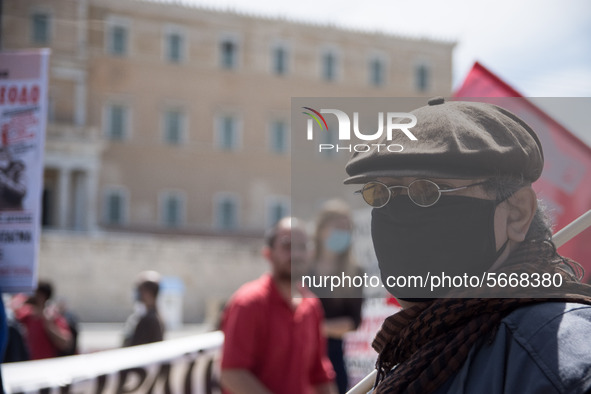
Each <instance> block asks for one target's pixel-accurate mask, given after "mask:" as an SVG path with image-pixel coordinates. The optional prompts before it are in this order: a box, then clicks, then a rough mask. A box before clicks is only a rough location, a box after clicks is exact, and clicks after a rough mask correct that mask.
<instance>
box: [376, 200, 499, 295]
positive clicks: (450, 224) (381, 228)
mask: <svg viewBox="0 0 591 394" xmlns="http://www.w3.org/2000/svg"><path fill="white" fill-rule="evenodd" d="M499 203H500V202H499V201H495V200H484V199H480V198H474V197H466V196H441V198H440V199H439V201H438V202H437V203H436V204H435V205H433V206H431V207H428V208H423V207H419V206H417V205H415V204H414V203H413V202H412V201H410V199H409V198H408V196H406V195H402V196H398V197H396V198H393V199H392V200H390V202H389V203H388V204H387V205H386V206H384V207H382V208H375V209H373V211H372V220H371V236H372V239H373V245H374V249H375V252H376V256H377V259H378V264H379V267H380V272H381V276H382V282H383V284H384V286H385V287H386V288H387V289H388V291H389V292H390V293H391V294H393V295H394V296H396V297H397V298H400V299H403V300H407V301H426V300H427V299H426V298H428V299H433V298H434V297H435V298H439V297H441V296H442V295H444V294H445V292H447V291H449V290H450V289H451V287H442V288H439V289H438V291H437V292H431V288H430V285H429V284H427V285H426V287H424V288H421V287H419V286H418V285H417V286H412V283H411V284H409V283H408V282H409V281H408V280H407V286H406V287H401V285H400V283H399V285H398V286H388V282H387V280H388V279H387V278H388V277H389V276H396V277H399V276H401V275H402V276H406V277H407V279H408V277H409V276H413V275H414V276H416V275H420V276H422V277H423V278H426V277H427V275H428V274H429V275H430V276H433V275H439V276H441V275H442V273H445V275H448V276H455V275H461V276H463V275H464V274H468V275H478V276H479V277H480V276H482V274H483V273H484V272H485V271H486V270H488V269H489V268H490V267H491V266H492V265H493V264H494V262H495V261H496V260H497V258H498V257H499V256H500V255H501V253H503V251H504V249H505V246H506V245H507V242H505V244H504V245H503V246H502V247H501V248H500V249H499V251H497V249H496V242H495V232H494V216H495V210H496V207H497V205H498V204H499ZM423 280H424V279H423Z"/></svg>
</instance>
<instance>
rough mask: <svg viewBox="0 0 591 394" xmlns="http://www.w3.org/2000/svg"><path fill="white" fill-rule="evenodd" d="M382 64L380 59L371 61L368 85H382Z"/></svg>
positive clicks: (383, 68) (383, 69)
mask: <svg viewBox="0 0 591 394" xmlns="http://www.w3.org/2000/svg"><path fill="white" fill-rule="evenodd" d="M384 71H385V67H384V62H383V61H382V60H381V59H372V60H370V62H369V83H370V84H371V85H373V86H382V85H383V84H384Z"/></svg>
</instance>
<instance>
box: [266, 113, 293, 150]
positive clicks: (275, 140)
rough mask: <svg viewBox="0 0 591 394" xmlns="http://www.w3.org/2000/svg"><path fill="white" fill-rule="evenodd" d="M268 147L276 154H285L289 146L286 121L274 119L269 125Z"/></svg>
mask: <svg viewBox="0 0 591 394" xmlns="http://www.w3.org/2000/svg"><path fill="white" fill-rule="evenodd" d="M270 131H271V133H270V138H269V142H270V144H269V145H270V148H271V151H272V152H274V153H277V154H285V153H286V152H287V149H288V146H289V139H288V138H289V136H288V133H287V123H286V122H285V121H283V120H274V121H272V122H271V126H270Z"/></svg>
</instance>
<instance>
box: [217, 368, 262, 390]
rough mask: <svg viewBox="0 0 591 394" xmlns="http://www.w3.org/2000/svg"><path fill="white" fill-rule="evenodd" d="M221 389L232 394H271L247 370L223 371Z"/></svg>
mask: <svg viewBox="0 0 591 394" xmlns="http://www.w3.org/2000/svg"><path fill="white" fill-rule="evenodd" d="M220 383H221V385H222V387H223V388H224V389H226V390H228V391H230V392H231V393H232V394H272V393H271V392H270V391H269V390H268V389H267V388H266V387H265V386H264V385H263V384H262V383H261V382H260V381H259V380H258V379H257V378H256V376H254V375H253V374H252V373H251V372H250V371H249V370H246V369H223V370H222V373H221V376H220Z"/></svg>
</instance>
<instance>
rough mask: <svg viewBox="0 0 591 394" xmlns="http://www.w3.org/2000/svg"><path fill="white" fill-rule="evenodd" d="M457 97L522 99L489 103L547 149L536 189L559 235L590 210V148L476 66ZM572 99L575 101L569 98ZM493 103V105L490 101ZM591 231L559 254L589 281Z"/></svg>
mask: <svg viewBox="0 0 591 394" xmlns="http://www.w3.org/2000/svg"><path fill="white" fill-rule="evenodd" d="M454 97H462V98H465V97H479V98H482V97H488V98H491V97H494V98H499V97H518V98H519V99H496V100H495V99H491V100H490V102H492V103H496V104H498V105H500V106H502V107H505V108H507V109H509V110H510V111H512V112H514V113H515V114H516V115H517V116H519V117H520V118H522V119H523V120H524V121H526V122H527V123H528V124H529V125H530V126H531V127H532V128H533V129H534V130H535V132H536V134H538V136H539V138H540V141H541V143H542V148H543V150H544V171H543V172H542V177H541V178H540V179H539V180H538V181H536V183H535V184H534V185H533V187H534V189H535V190H536V192H537V193H538V196H539V197H540V198H541V199H542V201H543V202H544V203H545V204H546V205H547V206H548V207H549V208H550V210H551V213H552V214H553V216H554V217H553V219H554V224H555V229H554V230H555V231H554V232H557V231H558V230H560V229H561V228H563V227H564V226H566V225H567V224H569V223H570V222H572V221H573V220H575V219H576V218H578V217H579V216H581V215H582V214H583V213H585V212H586V211H588V210H589V209H591V187H589V184H590V182H591V174H590V173H591V148H590V147H589V146H587V145H586V144H585V143H584V142H582V141H581V140H579V139H578V138H577V137H576V136H574V135H573V134H572V133H570V132H569V131H568V130H567V129H565V128H564V127H563V126H562V125H560V124H559V123H558V122H556V121H555V120H554V119H552V118H551V117H550V116H549V115H548V114H547V113H545V112H544V111H542V110H541V109H540V108H538V107H537V106H536V105H534V104H533V103H531V101H529V100H527V99H525V98H523V96H522V95H521V94H519V92H517V91H516V90H515V89H513V88H512V87H511V86H509V85H508V84H507V83H505V82H504V81H503V80H501V79H500V78H499V77H497V76H496V75H494V74H493V73H492V72H490V71H489V70H487V69H486V68H485V67H484V66H482V65H481V64H480V63H478V62H476V63H475V64H474V66H473V67H472V70H471V71H470V72H469V73H468V76H467V77H466V79H465V80H464V83H463V84H462V87H461V88H460V89H459V90H458V91H457V92H456V93H455V94H454ZM569 100H576V99H573V98H569ZM487 101H489V100H487ZM590 245H591V228H587V229H586V230H585V231H583V232H582V233H581V234H579V235H578V236H577V237H575V238H573V239H572V240H571V241H569V242H567V243H566V244H565V245H564V246H562V247H561V248H560V249H559V252H560V254H562V255H563V256H566V257H570V258H572V259H573V260H575V261H577V262H579V263H580V264H581V265H582V266H583V267H584V268H585V279H584V280H587V281H588V280H589V279H590V278H591V246H590Z"/></svg>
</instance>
